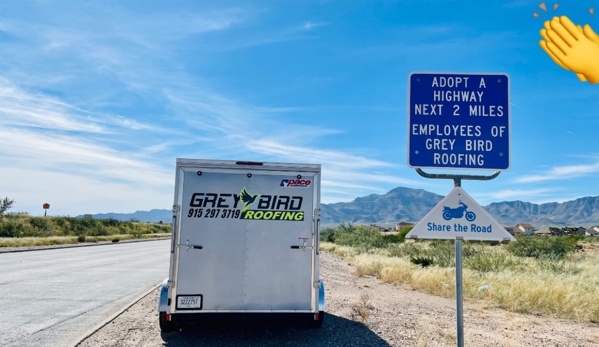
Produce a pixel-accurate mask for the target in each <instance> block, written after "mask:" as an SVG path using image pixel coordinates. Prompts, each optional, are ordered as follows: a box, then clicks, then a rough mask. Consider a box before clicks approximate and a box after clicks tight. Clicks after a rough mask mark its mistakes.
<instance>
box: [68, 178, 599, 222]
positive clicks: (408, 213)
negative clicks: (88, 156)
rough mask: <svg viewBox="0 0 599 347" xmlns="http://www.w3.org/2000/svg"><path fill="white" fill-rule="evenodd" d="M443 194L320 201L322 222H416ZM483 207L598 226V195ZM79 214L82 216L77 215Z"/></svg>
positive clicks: (501, 217) (523, 217) (158, 214)
mask: <svg viewBox="0 0 599 347" xmlns="http://www.w3.org/2000/svg"><path fill="white" fill-rule="evenodd" d="M441 199H443V196H441V195H438V194H435V193H431V192H427V191H426V190H422V189H411V188H403V187H399V188H395V189H393V190H391V191H389V192H388V193H387V194H383V195H377V194H371V195H368V196H364V197H361V198H356V199H355V200H354V201H351V202H338V203H334V204H322V206H321V209H322V217H321V218H322V220H321V224H322V225H331V224H339V223H341V222H349V223H354V224H375V223H376V224H393V223H397V222H401V221H404V222H418V221H419V220H420V219H422V217H424V216H425V215H426V214H427V213H428V212H429V211H430V210H431V209H433V207H435V205H437V203H438V202H439V201H441ZM484 209H485V210H486V211H487V212H489V214H490V215H491V216H493V217H494V218H495V219H497V220H498V221H499V222H500V223H503V224H506V225H512V226H513V225H516V224H518V223H530V224H532V225H533V226H535V227H536V228H541V227H548V226H556V227H563V226H591V225H599V197H597V196H594V197H591V196H589V197H584V198H579V199H576V200H572V201H567V202H563V203H557V202H550V203H546V204H533V203H530V202H523V201H504V202H495V203H492V204H490V205H488V206H484ZM79 217H82V216H79ZM93 217H94V218H115V219H118V220H130V219H132V218H134V219H137V220H139V221H141V222H159V221H162V222H163V223H170V222H171V219H172V212H171V211H170V210H151V211H137V212H135V213H105V214H95V215H93Z"/></svg>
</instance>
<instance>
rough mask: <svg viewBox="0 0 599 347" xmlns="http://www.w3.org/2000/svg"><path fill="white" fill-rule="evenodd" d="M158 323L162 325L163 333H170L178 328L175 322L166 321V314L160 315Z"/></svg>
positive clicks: (161, 313)
mask: <svg viewBox="0 0 599 347" xmlns="http://www.w3.org/2000/svg"><path fill="white" fill-rule="evenodd" d="M158 322H159V323H160V330H161V331H162V332H163V333H169V332H171V331H173V330H175V328H176V324H175V322H173V321H170V322H169V321H167V320H166V312H160V313H159V314H158Z"/></svg>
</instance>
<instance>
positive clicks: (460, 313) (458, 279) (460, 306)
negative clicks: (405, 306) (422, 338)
mask: <svg viewBox="0 0 599 347" xmlns="http://www.w3.org/2000/svg"><path fill="white" fill-rule="evenodd" d="M416 172H418V174H419V175H420V176H422V177H425V178H433V179H453V183H454V189H455V188H459V187H461V186H462V180H464V179H467V180H477V181H489V180H492V179H494V178H496V177H497V176H499V174H500V173H501V171H495V173H493V174H492V175H489V176H477V175H448V174H429V173H426V172H424V171H423V170H422V169H416ZM444 200H445V199H444ZM442 205H443V200H442V201H441V202H440V203H439V205H438V206H442ZM434 212H435V209H433V211H431V213H434ZM431 213H429V215H430V214H431ZM479 213H480V212H479ZM429 215H427V216H426V217H424V218H423V221H425V220H427V217H428V216H429ZM475 218H476V217H475ZM421 223H422V222H420V223H418V225H416V227H414V229H412V231H414V230H415V229H416V228H417V227H418V226H419V225H421ZM417 232H418V230H417V229H416V235H410V233H411V232H410V233H408V235H406V238H417V237H418V235H417ZM470 232H472V230H471V231H470ZM504 232H505V233H507V231H505V229H504ZM450 235H455V234H450ZM508 235H509V234H508ZM476 236H478V233H477V234H476ZM453 237H455V293H456V295H455V298H456V315H457V334H456V336H457V346H458V347H464V296H463V287H464V286H463V282H462V240H464V236H453ZM494 237H495V238H499V237H501V235H499V236H494ZM467 238H469V237H468V236H467ZM503 240H505V241H507V240H510V238H503Z"/></svg>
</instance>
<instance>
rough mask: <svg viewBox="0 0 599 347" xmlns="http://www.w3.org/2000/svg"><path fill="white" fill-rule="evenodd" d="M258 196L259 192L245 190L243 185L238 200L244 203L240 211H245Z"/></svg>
mask: <svg viewBox="0 0 599 347" xmlns="http://www.w3.org/2000/svg"><path fill="white" fill-rule="evenodd" d="M258 197H260V194H255V195H252V194H250V193H249V192H248V191H247V189H245V187H243V189H242V190H241V193H239V198H240V200H241V201H242V202H243V203H244V204H245V205H244V206H243V210H241V212H245V211H246V210H247V209H248V208H249V207H250V205H251V204H253V203H254V201H256V199H258Z"/></svg>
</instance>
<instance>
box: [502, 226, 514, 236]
mask: <svg viewBox="0 0 599 347" xmlns="http://www.w3.org/2000/svg"><path fill="white" fill-rule="evenodd" d="M501 226H502V227H503V228H504V229H505V231H507V232H508V233H510V235H512V236H516V235H515V234H514V227H512V226H509V225H505V224H501Z"/></svg>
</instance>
